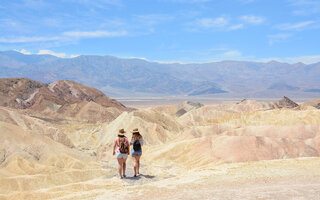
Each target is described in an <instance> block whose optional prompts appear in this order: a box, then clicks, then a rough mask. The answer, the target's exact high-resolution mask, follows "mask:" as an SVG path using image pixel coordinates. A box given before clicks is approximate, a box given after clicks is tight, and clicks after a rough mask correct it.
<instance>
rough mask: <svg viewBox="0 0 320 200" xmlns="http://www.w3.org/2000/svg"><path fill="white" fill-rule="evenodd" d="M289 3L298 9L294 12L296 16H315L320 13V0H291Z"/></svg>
mask: <svg viewBox="0 0 320 200" xmlns="http://www.w3.org/2000/svg"><path fill="white" fill-rule="evenodd" d="M289 3H290V5H291V6H293V7H295V8H296V9H295V10H294V11H293V12H292V13H293V14H294V15H313V14H318V13H320V1H319V0H289Z"/></svg>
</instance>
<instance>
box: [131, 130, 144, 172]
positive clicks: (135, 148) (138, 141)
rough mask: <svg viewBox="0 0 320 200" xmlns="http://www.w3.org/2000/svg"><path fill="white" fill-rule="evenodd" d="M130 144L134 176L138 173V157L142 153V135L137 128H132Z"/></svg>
mask: <svg viewBox="0 0 320 200" xmlns="http://www.w3.org/2000/svg"><path fill="white" fill-rule="evenodd" d="M130 145H132V149H131V155H132V162H133V168H134V177H136V176H137V175H139V169H140V157H141V155H142V148H141V146H142V145H143V137H142V135H140V133H139V130H138V129H137V128H136V129H133V130H132V138H131V142H130Z"/></svg>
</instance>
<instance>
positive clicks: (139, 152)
mask: <svg viewBox="0 0 320 200" xmlns="http://www.w3.org/2000/svg"><path fill="white" fill-rule="evenodd" d="M131 155H132V156H141V155H142V151H141V150H140V151H135V150H133V149H131Z"/></svg>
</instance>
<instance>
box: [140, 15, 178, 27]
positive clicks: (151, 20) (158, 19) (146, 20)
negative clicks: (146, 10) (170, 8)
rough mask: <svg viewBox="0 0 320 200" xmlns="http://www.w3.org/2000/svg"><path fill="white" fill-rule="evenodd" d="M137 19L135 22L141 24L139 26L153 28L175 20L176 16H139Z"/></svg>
mask: <svg viewBox="0 0 320 200" xmlns="http://www.w3.org/2000/svg"><path fill="white" fill-rule="evenodd" d="M135 17H136V18H135V20H136V21H137V22H139V24H143V25H147V26H153V25H155V24H159V23H162V22H168V21H171V20H173V19H174V16H172V15H166V14H149V15H137V16H135Z"/></svg>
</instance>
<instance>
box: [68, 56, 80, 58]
mask: <svg viewBox="0 0 320 200" xmlns="http://www.w3.org/2000/svg"><path fill="white" fill-rule="evenodd" d="M79 56H80V55H70V58H76V57H79Z"/></svg>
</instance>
